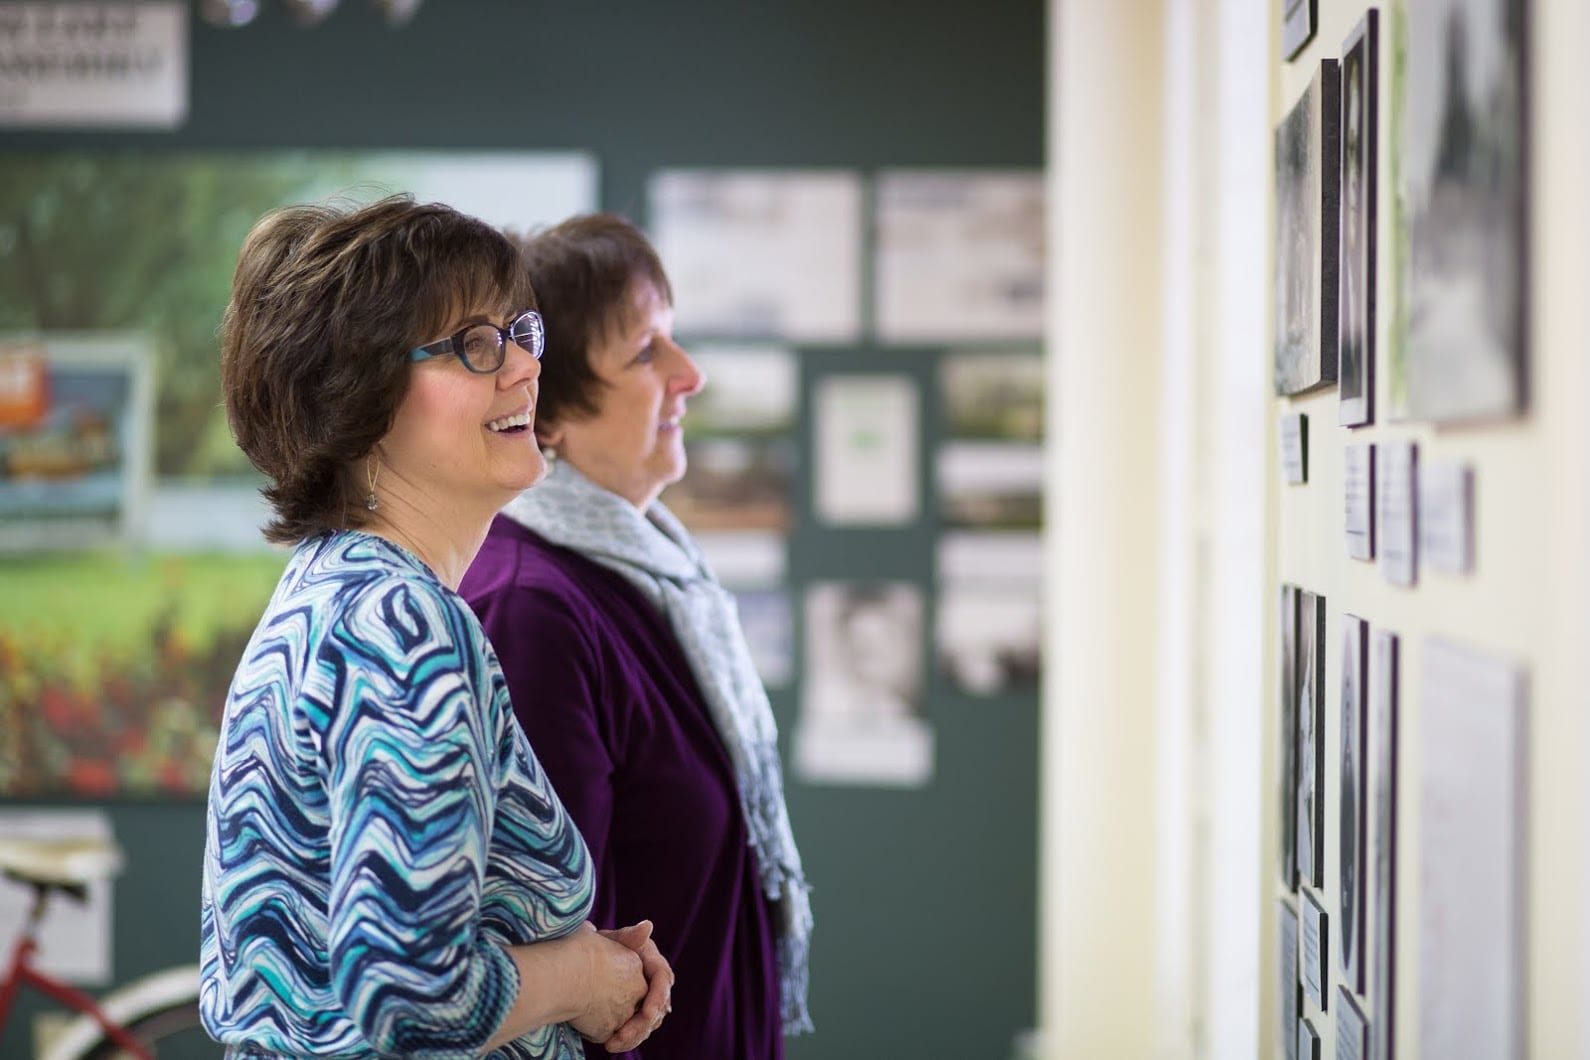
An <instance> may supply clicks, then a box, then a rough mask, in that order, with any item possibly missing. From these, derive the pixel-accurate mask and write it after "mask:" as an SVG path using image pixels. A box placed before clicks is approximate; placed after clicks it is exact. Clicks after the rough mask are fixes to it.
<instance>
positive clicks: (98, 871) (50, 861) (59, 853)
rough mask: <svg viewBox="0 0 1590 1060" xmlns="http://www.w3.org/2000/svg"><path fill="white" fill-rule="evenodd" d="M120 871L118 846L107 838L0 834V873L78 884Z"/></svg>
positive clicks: (50, 884)
mask: <svg viewBox="0 0 1590 1060" xmlns="http://www.w3.org/2000/svg"><path fill="white" fill-rule="evenodd" d="M120 871H121V848H120V847H118V846H117V845H116V844H115V843H114V842H112V841H111V840H109V839H20V838H7V837H0V873H4V874H5V875H7V876H10V877H12V878H13V879H17V880H21V881H22V882H23V883H31V884H33V885H35V886H44V887H66V888H80V887H83V886H85V885H87V884H90V883H93V882H94V881H96V880H104V879H109V878H110V877H112V876H114V875H116V873H118V872H120Z"/></svg>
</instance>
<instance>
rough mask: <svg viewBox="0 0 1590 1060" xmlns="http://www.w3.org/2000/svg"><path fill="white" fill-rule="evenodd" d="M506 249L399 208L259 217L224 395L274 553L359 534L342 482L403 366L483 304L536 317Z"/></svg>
mask: <svg viewBox="0 0 1590 1060" xmlns="http://www.w3.org/2000/svg"><path fill="white" fill-rule="evenodd" d="M534 298H535V296H534V294H533V293H532V291H531V288H530V284H529V280H528V277H527V276H526V275H525V272H524V268H523V266H522V265H521V264H520V260H519V254H518V249H517V248H516V247H515V246H514V244H513V243H512V241H510V240H509V239H508V238H507V237H505V236H504V235H502V233H500V232H498V231H497V230H495V229H494V228H492V227H491V226H490V225H488V224H486V223H485V222H483V221H480V220H477V219H475V218H473V217H469V216H466V215H464V214H461V213H459V212H458V211H456V210H454V209H452V208H451V207H448V206H444V205H442V204H440V203H429V204H426V205H418V204H416V203H415V202H414V200H413V199H412V198H411V197H409V196H406V195H399V196H393V197H392V198H388V199H382V200H381V201H380V202H376V203H373V204H371V205H369V206H365V207H363V208H359V209H355V208H352V207H347V206H334V205H313V206H293V207H288V208H286V209H282V210H277V211H275V212H273V213H270V214H267V215H266V216H265V217H264V218H262V219H261V220H260V221H259V222H258V223H257V224H256V225H255V226H254V228H253V230H252V231H250V232H249V234H248V237H247V238H246V239H245V240H244V241H243V248H242V250H240V251H239V252H238V259H237V271H236V272H235V273H234V275H233V278H232V298H231V301H230V302H229V303H228V304H227V307H226V314H225V316H224V317H223V318H222V320H221V331H220V335H221V387H222V391H223V394H224V397H225V402H226V413H227V419H228V420H229V421H230V423H231V425H232V434H233V436H234V437H235V438H236V439H237V444H238V446H239V447H240V448H241V449H242V450H243V452H244V453H245V454H247V456H248V458H249V460H251V461H252V462H253V464H254V466H255V467H257V468H259V469H260V471H262V472H264V473H265V475H266V476H267V477H268V478H269V479H270V485H269V486H267V487H266V488H265V489H264V491H263V492H264V495H265V498H266V499H267V500H268V501H270V503H271V506H272V508H273V509H274V511H275V517H274V518H273V519H272V520H271V522H270V523H268V524H267V525H266V527H265V536H266V537H267V538H268V539H270V540H271V541H276V542H283V543H289V544H290V543H293V542H296V541H301V540H303V539H304V538H306V537H311V536H313V535H315V534H317V533H320V532H323V531H326V530H335V529H341V528H345V527H357V526H361V525H363V523H364V522H365V518H366V516H365V508H364V504H363V501H362V499H361V497H360V495H359V494H360V493H361V492H362V490H358V489H356V487H355V486H354V484H353V483H352V481H351V479H350V476H349V474H348V471H349V469H350V468H351V467H352V466H353V464H354V462H355V461H357V460H359V459H360V458H361V457H364V456H366V455H367V454H369V452H370V451H371V449H373V448H374V447H375V444H376V442H378V441H380V440H381V439H382V438H383V437H385V436H386V433H387V432H388V431H389V430H390V429H391V427H392V420H393V417H394V416H395V415H396V413H397V409H398V406H399V405H400V404H401V403H402V401H403V397H404V395H405V394H406V393H407V392H408V384H409V374H410V367H411V364H410V361H409V358H408V357H407V356H406V355H407V353H408V352H409V351H410V350H411V349H413V348H414V347H415V346H417V345H419V344H420V343H422V342H425V341H428V340H430V339H433V338H435V337H436V333H437V331H438V330H440V329H442V328H445V327H446V326H447V325H448V324H449V323H451V322H452V321H453V320H455V319H456V318H457V315H458V314H460V313H463V312H467V311H469V310H470V309H472V308H474V307H478V306H482V305H495V304H498V303H501V304H502V305H503V306H504V308H511V309H518V308H527V307H529V308H533V307H534Z"/></svg>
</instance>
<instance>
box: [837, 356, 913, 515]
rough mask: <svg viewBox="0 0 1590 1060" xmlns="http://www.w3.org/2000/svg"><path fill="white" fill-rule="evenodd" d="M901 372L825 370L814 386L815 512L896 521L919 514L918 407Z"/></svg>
mask: <svg viewBox="0 0 1590 1060" xmlns="http://www.w3.org/2000/svg"><path fill="white" fill-rule="evenodd" d="M918 401H919V399H918V394H917V388H916V383H915V382H914V381H913V380H912V379H911V377H910V376H905V375H830V376H825V377H824V378H823V379H822V380H821V381H820V382H819V383H818V385H817V394H816V406H817V408H816V417H817V418H816V425H815V428H814V429H815V431H816V436H817V439H816V448H817V459H816V465H815V467H814V468H813V475H814V478H815V484H814V487H813V488H814V491H815V493H816V497H815V504H816V510H817V517H818V518H819V519H821V520H822V521H823V522H826V523H832V524H834V525H839V526H847V525H848V526H893V525H899V524H901V523H909V522H911V521H912V520H914V519H915V518H916V517H917V513H918V511H919V509H920V505H921V501H920V499H919V491H918V486H917V453H918V449H919V446H918V444H917V438H918V433H919V422H920V413H919V410H918Z"/></svg>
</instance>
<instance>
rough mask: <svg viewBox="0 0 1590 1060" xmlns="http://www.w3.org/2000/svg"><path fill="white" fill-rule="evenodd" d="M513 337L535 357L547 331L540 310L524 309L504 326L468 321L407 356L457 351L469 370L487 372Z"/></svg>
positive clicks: (498, 362)
mask: <svg viewBox="0 0 1590 1060" xmlns="http://www.w3.org/2000/svg"><path fill="white" fill-rule="evenodd" d="M510 341H512V342H514V343H515V344H517V345H518V346H519V347H520V348H521V349H523V350H524V351H525V352H526V353H528V354H530V356H532V357H534V358H535V359H536V360H538V361H539V360H540V359H541V354H542V351H544V350H545V349H546V344H547V332H546V328H545V327H544V326H543V325H542V323H541V314H540V313H537V312H536V311H535V310H534V309H527V310H525V311H524V312H523V313H520V314H519V315H518V316H517V317H515V318H514V321H513V323H511V324H509V325H508V326H507V327H505V328H499V327H498V326H497V325H495V324H471V325H469V327H467V328H464V329H462V330H461V331H459V332H458V333H456V334H454V335H451V336H449V337H447V338H445V339H438V340H436V341H435V342H428V343H426V344H425V345H424V346H421V347H420V348H419V349H416V350H410V351H409V360H411V361H423V360H425V359H426V358H429V357H449V356H452V355H453V354H457V355H458V359H459V360H460V361H463V362H464V367H465V368H468V369H469V370H470V371H471V372H478V373H479V374H481V375H490V374H491V373H492V372H495V371H496V370H497V369H499V368H501V367H502V363H503V361H505V360H507V359H508V343H509V342H510Z"/></svg>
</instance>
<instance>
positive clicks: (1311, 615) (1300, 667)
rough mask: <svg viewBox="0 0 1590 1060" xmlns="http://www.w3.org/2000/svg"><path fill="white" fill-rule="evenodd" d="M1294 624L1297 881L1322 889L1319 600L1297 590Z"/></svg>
mask: <svg viewBox="0 0 1590 1060" xmlns="http://www.w3.org/2000/svg"><path fill="white" fill-rule="evenodd" d="M1297 610H1298V621H1297V878H1298V882H1300V883H1306V884H1308V885H1310V886H1311V887H1320V886H1323V885H1324V879H1323V876H1324V865H1323V862H1324V860H1325V856H1324V855H1325V832H1324V827H1323V826H1324V817H1325V782H1324V777H1323V776H1322V774H1323V773H1324V772H1325V733H1324V729H1323V725H1324V719H1323V717H1322V715H1323V714H1324V706H1325V696H1324V692H1325V685H1324V682H1323V681H1322V679H1321V677H1320V666H1321V665H1322V664H1323V663H1324V661H1325V660H1324V655H1325V650H1324V642H1325V598H1324V597H1323V596H1318V595H1316V594H1314V593H1310V592H1304V591H1301V590H1300V591H1299V592H1298V606H1297Z"/></svg>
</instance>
